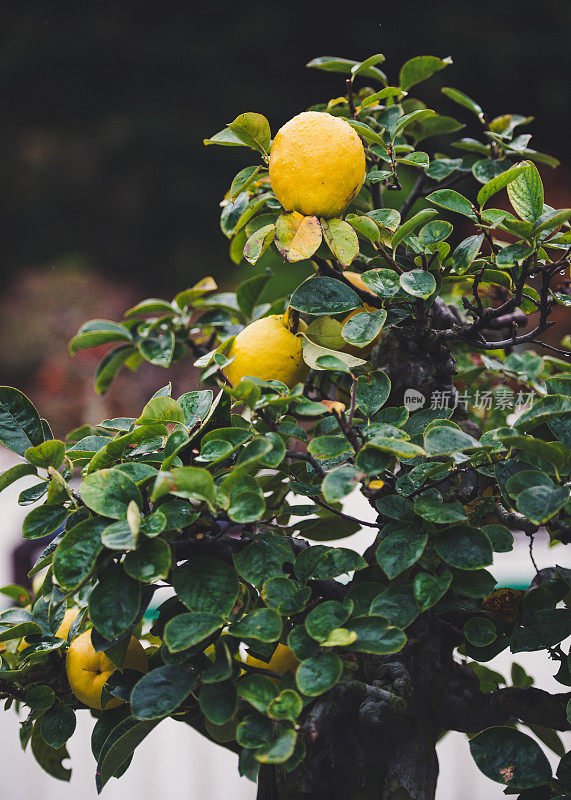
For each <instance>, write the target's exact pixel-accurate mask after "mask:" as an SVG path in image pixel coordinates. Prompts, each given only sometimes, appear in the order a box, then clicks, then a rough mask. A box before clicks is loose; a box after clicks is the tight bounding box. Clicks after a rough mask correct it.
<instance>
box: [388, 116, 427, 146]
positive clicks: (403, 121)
mask: <svg viewBox="0 0 571 800" xmlns="http://www.w3.org/2000/svg"><path fill="white" fill-rule="evenodd" d="M434 116H435V113H434V111H432V109H430V108H419V109H417V110H416V111H412V112H411V113H410V114H405V115H404V116H403V117H400V118H398V119H397V120H396V121H395V123H394V124H393V125H391V126H390V134H391V139H392V140H393V142H394V140H395V139H396V137H397V136H398V135H399V134H401V133H402V131H403V130H404V129H405V128H406V127H407V126H408V125H412V123H413V122H420V120H422V119H426V118H427V117H434Z"/></svg>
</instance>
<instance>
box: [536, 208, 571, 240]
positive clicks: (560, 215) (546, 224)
mask: <svg viewBox="0 0 571 800" xmlns="http://www.w3.org/2000/svg"><path fill="white" fill-rule="evenodd" d="M570 219H571V208H563V209H561V211H554V212H547V213H546V214H542V215H541V217H540V218H539V219H538V220H537V222H536V223H535V225H534V226H533V233H534V236H538V235H539V234H540V233H543V231H548V230H553V229H554V228H557V227H558V226H559V225H562V224H563V223H564V222H568V221H569V220H570Z"/></svg>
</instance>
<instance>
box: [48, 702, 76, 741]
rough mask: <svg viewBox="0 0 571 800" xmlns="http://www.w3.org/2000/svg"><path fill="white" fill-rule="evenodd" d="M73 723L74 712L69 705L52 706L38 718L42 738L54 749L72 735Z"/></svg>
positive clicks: (74, 722)
mask: <svg viewBox="0 0 571 800" xmlns="http://www.w3.org/2000/svg"><path fill="white" fill-rule="evenodd" d="M75 724H76V720H75V712H74V711H73V709H72V708H70V706H64V705H57V706H53V707H52V708H50V709H48V710H47V711H46V713H45V714H42V717H41V719H40V731H41V734H42V738H43V739H44V741H45V742H46V743H47V744H48V745H49V746H50V747H53V749H54V750H59V748H60V747H63V745H64V744H65V743H66V742H67V740H68V739H69V738H70V737H71V736H72V735H73V733H74V731H75Z"/></svg>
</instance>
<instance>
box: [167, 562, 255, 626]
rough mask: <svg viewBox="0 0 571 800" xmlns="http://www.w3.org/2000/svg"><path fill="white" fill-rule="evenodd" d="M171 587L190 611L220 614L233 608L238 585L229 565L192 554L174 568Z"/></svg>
mask: <svg viewBox="0 0 571 800" xmlns="http://www.w3.org/2000/svg"><path fill="white" fill-rule="evenodd" d="M173 587H174V590H175V592H176V593H177V595H178V597H179V599H180V600H181V601H182V602H183V603H184V604H185V606H186V607H187V608H188V609H189V610H190V611H194V612H199V611H210V612H212V613H214V614H218V615H219V616H222V617H227V616H228V615H229V614H230V612H231V611H232V608H233V607H234V604H235V602H236V599H237V598H238V591H239V588H240V587H239V583H238V578H237V576H236V573H235V572H234V570H233V569H232V567H231V566H230V565H229V564H226V563H225V562H224V561H221V560H219V559H216V558H209V557H207V556H194V557H192V558H190V559H189V561H188V562H187V563H185V564H183V565H181V566H180V567H177V568H176V569H175V571H174V574H173Z"/></svg>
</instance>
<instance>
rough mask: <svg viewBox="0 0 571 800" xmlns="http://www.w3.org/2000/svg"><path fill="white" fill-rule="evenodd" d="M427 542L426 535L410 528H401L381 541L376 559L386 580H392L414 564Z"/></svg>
mask: <svg viewBox="0 0 571 800" xmlns="http://www.w3.org/2000/svg"><path fill="white" fill-rule="evenodd" d="M427 541H428V535H427V534H425V533H423V532H421V531H417V530H414V529H412V528H403V529H402V530H399V531H396V532H395V533H391V534H390V536H387V537H386V538H385V539H383V540H382V542H381V543H380V545H379V547H378V548H377V553H376V558H377V562H378V564H379V566H380V567H381V569H382V570H383V572H384V573H385V575H386V576H387V578H388V579H389V580H392V579H393V578H396V576H397V575H400V574H401V572H404V570H405V569H408V568H409V567H411V566H412V565H413V564H416V562H417V561H418V559H419V558H420V557H421V555H422V554H423V552H424V548H425V547H426V543H427Z"/></svg>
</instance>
